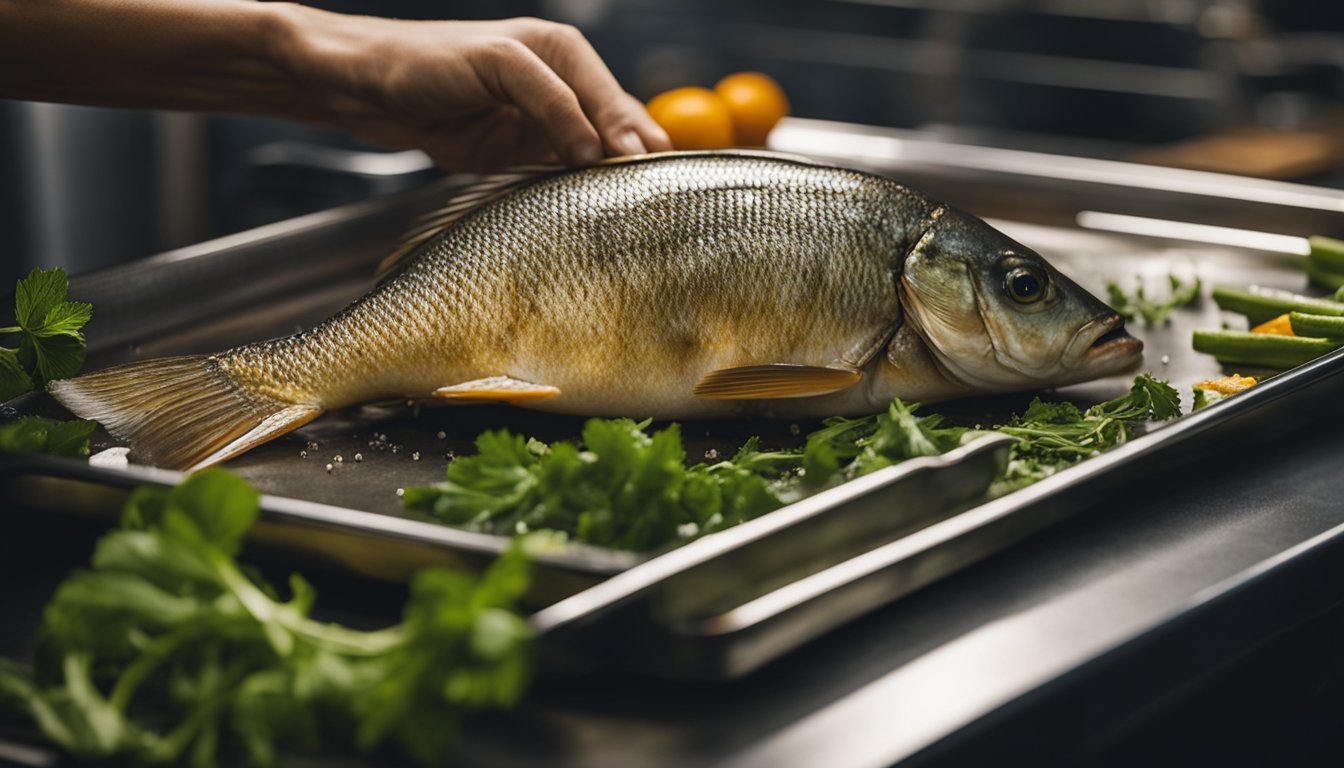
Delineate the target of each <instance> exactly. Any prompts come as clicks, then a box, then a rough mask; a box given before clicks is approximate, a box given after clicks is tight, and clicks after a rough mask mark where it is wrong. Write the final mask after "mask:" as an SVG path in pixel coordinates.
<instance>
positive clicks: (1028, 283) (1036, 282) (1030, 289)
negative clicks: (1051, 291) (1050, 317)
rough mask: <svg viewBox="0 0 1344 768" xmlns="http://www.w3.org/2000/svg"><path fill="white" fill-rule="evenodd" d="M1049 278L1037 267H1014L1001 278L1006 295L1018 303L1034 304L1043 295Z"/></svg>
mask: <svg viewBox="0 0 1344 768" xmlns="http://www.w3.org/2000/svg"><path fill="white" fill-rule="evenodd" d="M1048 284H1049V278H1048V277H1046V275H1045V273H1044V272H1042V271H1040V270H1039V269H1034V268H1032V267H1014V268H1013V269H1011V270H1009V271H1008V274H1007V275H1005V276H1004V278H1003V286H1004V288H1006V289H1007V290H1008V295H1009V296H1012V297H1013V301H1016V302H1017V303H1019V304H1035V303H1036V302H1038V301H1040V300H1041V298H1042V297H1044V296H1045V289H1046V286H1047V285H1048Z"/></svg>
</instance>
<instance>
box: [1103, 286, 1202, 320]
mask: <svg viewBox="0 0 1344 768" xmlns="http://www.w3.org/2000/svg"><path fill="white" fill-rule="evenodd" d="M1167 281H1168V282H1169V283H1170V284H1171V293H1170V294H1168V296H1167V297H1166V298H1163V299H1152V298H1149V297H1148V296H1146V295H1145V293H1144V287H1143V279H1142V278H1139V280H1138V285H1137V286H1136V287H1135V288H1134V292H1133V293H1126V292H1125V289H1124V288H1121V287H1120V284H1119V283H1117V282H1115V281H1114V280H1107V281H1106V296H1107V300H1108V302H1109V303H1110V305H1111V308H1112V309H1114V310H1115V311H1116V312H1118V313H1120V315H1121V316H1122V317H1125V318H1127V319H1130V320H1134V319H1137V318H1140V317H1141V318H1143V321H1144V322H1145V323H1147V324H1148V325H1161V324H1162V323H1163V322H1165V321H1166V319H1167V318H1168V317H1170V316H1171V313H1172V310H1174V309H1176V308H1177V307H1183V306H1185V305H1186V304H1190V303H1192V302H1193V301H1194V300H1195V299H1198V298H1199V292H1200V289H1201V288H1202V287H1203V284H1202V283H1201V282H1200V280H1199V278H1198V277H1196V278H1195V279H1194V280H1193V281H1190V282H1186V281H1183V280H1181V279H1180V278H1178V277H1176V276H1175V275H1167Z"/></svg>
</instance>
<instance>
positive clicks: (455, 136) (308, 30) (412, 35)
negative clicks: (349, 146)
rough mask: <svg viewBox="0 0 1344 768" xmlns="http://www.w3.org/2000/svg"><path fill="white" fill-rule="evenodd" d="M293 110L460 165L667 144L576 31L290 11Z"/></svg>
mask: <svg viewBox="0 0 1344 768" xmlns="http://www.w3.org/2000/svg"><path fill="white" fill-rule="evenodd" d="M289 9H290V11H291V12H292V13H291V19H292V22H293V23H292V26H291V30H292V32H291V34H290V35H289V36H288V37H289V40H290V42H292V45H285V46H282V47H280V48H279V49H278V50H279V54H278V55H280V56H281V57H282V58H281V60H282V61H283V62H285V63H286V65H287V66H288V68H289V71H290V73H291V76H292V77H293V78H294V79H295V80H296V81H297V83H298V84H299V86H300V87H299V88H298V89H296V90H297V92H298V93H300V94H302V102H301V103H300V104H297V105H296V106H295V108H296V110H297V111H298V113H299V116H300V117H303V118H305V119H308V120H309V121H312V122H318V123H322V124H325V125H329V126H332V127H336V128H340V129H342V130H345V131H348V132H350V133H353V134H355V135H357V136H359V137H360V138H362V139H365V140H367V141H370V142H373V143H376V144H383V145H389V146H396V147H404V148H416V149H421V150H424V151H425V152H426V153H428V154H429V156H430V157H431V158H432V159H433V160H434V162H435V163H437V164H438V165H440V166H442V167H444V168H448V169H452V170H460V171H483V170H498V169H500V168H503V167H506V166H510V165H523V164H529V163H548V162H556V161H560V162H565V163H571V164H578V165H585V164H591V163H595V162H597V161H598V160H599V159H601V158H602V156H603V155H604V154H607V155H625V154H639V153H642V152H655V151H661V150H668V149H671V148H672V145H671V142H670V141H669V140H668V137H667V134H666V133H664V132H663V130H662V128H660V127H659V126H658V124H657V123H655V122H654V121H653V120H652V119H651V118H650V117H649V115H648V113H647V112H646V111H645V110H644V107H643V105H642V104H641V103H640V102H639V101H638V100H637V99H635V98H634V97H633V96H631V95H630V94H628V93H626V92H625V91H624V90H622V88H621V87H620V85H619V84H618V83H617V82H616V78H615V77H613V76H612V74H611V72H610V70H608V69H607V67H606V65H605V64H603V63H602V59H601V58H600V57H599V56H598V54H597V52H596V51H595V50H593V47H592V46H591V45H590V44H589V43H588V41H587V40H586V39H584V37H583V35H582V34H581V33H580V32H579V31H578V30H577V29H575V28H574V27H571V26H567V25H562V24H555V23H552V22H547V21H542V20H540V19H507V20H503V21H398V20H392V19H382V18H370V17H357V16H342V15H337V14H331V13H326V12H322V11H316V10H315V9H311V8H305V7H302V6H291V7H289Z"/></svg>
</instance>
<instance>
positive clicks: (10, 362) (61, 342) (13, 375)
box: [0, 267, 93, 401]
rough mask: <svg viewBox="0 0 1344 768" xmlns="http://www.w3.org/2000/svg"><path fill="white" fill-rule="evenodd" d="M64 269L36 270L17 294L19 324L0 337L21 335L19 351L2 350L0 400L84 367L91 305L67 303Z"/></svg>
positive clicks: (3, 330) (1, 332)
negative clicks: (85, 337)
mask: <svg viewBox="0 0 1344 768" xmlns="http://www.w3.org/2000/svg"><path fill="white" fill-rule="evenodd" d="M68 289H69V284H68V281H67V279H66V276H65V270H63V269H60V268H59V267H58V268H56V269H48V270H42V269H34V270H33V271H32V272H30V273H29V274H28V276H27V277H25V278H23V279H21V280H19V281H18V284H17V286H16V288H15V291H14V317H15V321H16V323H17V325H13V326H9V327H6V328H0V336H3V335H11V334H18V335H19V342H18V346H17V347H0V401H4V400H8V399H10V398H13V397H16V396H18V395H21V394H23V393H24V392H29V391H32V390H34V389H45V388H46V385H47V382H49V381H52V380H54V379H65V378H69V377H71V376H74V375H75V374H76V373H78V372H79V369H80V367H81V366H83V365H84V333H83V331H82V329H83V327H84V325H85V323H87V322H89V318H90V317H92V315H93V307H92V306H91V305H89V304H85V303H83V302H79V301H66V298H65V297H66V292H67V291H68Z"/></svg>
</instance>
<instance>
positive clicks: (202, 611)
mask: <svg viewBox="0 0 1344 768" xmlns="http://www.w3.org/2000/svg"><path fill="white" fill-rule="evenodd" d="M257 500H258V494H257V491H256V490H255V489H253V488H252V487H251V486H249V485H248V484H247V483H246V482H244V481H243V480H241V479H239V478H237V477H235V476H233V475H230V474H228V473H226V472H222V471H219V470H211V471H207V472H202V473H200V474H197V475H193V476H191V477H189V478H187V479H186V480H185V481H184V482H183V483H182V484H181V485H180V486H178V487H176V488H173V489H171V490H164V489H158V488H148V487H146V488H140V489H138V490H136V491H135V492H134V493H132V495H131V497H130V499H129V500H128V501H127V503H126V507H125V510H124V512H123V517H122V522H121V526H120V528H119V529H118V530H116V531H113V532H112V533H109V534H107V535H105V536H104V537H103V538H102V539H101V540H100V541H99V542H98V544H97V547H96V549H95V552H94V555H93V561H92V565H91V568H90V569H89V570H87V571H81V572H77V573H75V574H73V575H71V576H70V577H69V578H67V579H66V580H65V582H64V583H62V584H61V586H60V587H59V589H58V590H57V592H56V594H55V596H54V597H53V598H52V600H51V602H50V604H49V605H48V606H47V609H46V612H45V615H44V618H43V622H42V627H41V630H40V633H39V648H38V656H37V660H38V663H37V668H36V672H35V673H29V672H28V671H27V670H25V669H24V668H22V667H20V666H19V665H17V664H15V663H13V662H7V661H4V660H0V711H4V710H12V711H16V712H17V713H19V714H20V715H26V716H27V718H28V719H29V720H31V721H32V722H33V723H34V724H35V725H36V726H37V727H38V728H39V729H40V730H41V732H42V733H43V734H44V735H45V737H46V738H47V739H48V740H50V741H51V742H53V743H54V744H56V745H57V746H59V747H61V748H62V749H64V750H65V751H67V752H69V753H70V754H72V755H74V756H75V757H77V758H81V759H106V758H117V759H119V760H122V761H125V762H129V763H134V764H151V765H169V764H172V765H176V764H191V765H195V766H207V767H208V766H214V765H216V764H218V762H219V760H220V758H221V757H222V756H229V755H241V756H242V757H243V758H244V759H246V760H247V761H248V762H250V763H253V764H257V765H272V764H274V763H275V762H276V759H277V756H278V754H279V753H280V752H281V751H313V750H316V749H318V748H319V747H321V746H322V743H323V742H326V743H328V744H330V743H331V742H333V741H334V742H336V743H338V744H345V743H353V745H354V746H356V747H358V748H359V749H361V750H364V751H367V750H371V749H374V748H377V747H380V746H381V745H384V744H388V745H393V746H395V747H397V748H399V749H400V750H402V751H403V752H405V753H406V754H408V755H409V756H411V757H412V758H414V759H416V760H417V761H419V762H421V763H423V764H426V765H428V764H441V763H442V762H443V760H444V759H445V756H446V755H447V753H448V750H449V749H450V747H451V745H452V743H453V740H454V735H455V725H456V723H457V722H458V720H459V718H460V716H461V714H462V713H463V712H467V711H470V710H478V709H485V708H499V707H507V706H510V705H512V704H513V703H514V702H515V701H517V700H518V698H519V697H520V696H521V694H522V693H523V691H524V689H525V687H526V685H527V682H528V680H529V677H530V673H531V669H532V655H531V646H530V635H529V630H528V627H527V624H526V622H525V621H524V620H523V618H522V617H521V616H519V615H518V613H516V612H515V609H514V605H515V603H516V601H517V600H518V599H519V597H520V596H521V595H522V594H523V593H524V591H525V590H526V589H527V586H528V583H529V576H528V564H527V560H526V558H525V556H524V555H523V554H522V551H521V549H519V548H518V547H517V546H515V547H514V548H513V549H511V550H510V551H509V552H508V553H506V554H505V555H503V556H502V557H501V558H500V559H499V560H497V561H496V562H495V563H494V564H493V565H492V566H491V567H490V568H489V570H487V571H486V572H485V574H484V575H483V576H481V577H480V578H479V579H476V578H473V577H471V576H468V575H466V574H463V573H457V572H452V571H447V570H438V569H429V570H425V571H421V572H420V573H419V574H418V575H417V576H416V577H415V579H414V580H413V582H412V584H411V591H410V598H409V601H408V603H407V605H406V607H405V610H404V615H403V621H402V623H401V624H399V625H397V626H394V627H390V628H386V629H381V630H375V631H369V632H366V631H358V630H354V629H349V628H346V627H343V626H340V625H336V624H327V623H323V622H319V621H316V620H314V619H312V618H310V616H309V613H310V611H311V610H312V608H313V605H314V602H315V599H316V594H315V593H314V590H313V588H312V587H311V586H309V584H308V583H307V582H306V581H304V580H303V578H302V577H300V576H298V575H297V574H296V575H292V576H290V579H289V590H288V591H289V593H290V598H289V599H288V600H282V599H280V598H279V597H278V592H277V590H276V589H275V588H274V587H272V586H271V585H269V584H267V583H266V582H265V581H263V580H262V579H261V578H260V577H258V576H257V575H256V574H255V572H254V571H253V570H252V569H249V568H246V567H244V566H243V565H240V564H239V563H238V561H237V560H236V559H235V557H236V555H237V554H238V551H239V548H240V546H241V544H242V539H243V536H244V535H245V534H246V533H247V531H248V529H249V528H251V526H252V524H253V522H254V521H255V519H256V517H257V509H258V507H257Z"/></svg>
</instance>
